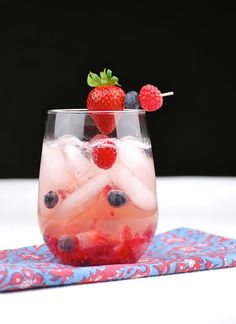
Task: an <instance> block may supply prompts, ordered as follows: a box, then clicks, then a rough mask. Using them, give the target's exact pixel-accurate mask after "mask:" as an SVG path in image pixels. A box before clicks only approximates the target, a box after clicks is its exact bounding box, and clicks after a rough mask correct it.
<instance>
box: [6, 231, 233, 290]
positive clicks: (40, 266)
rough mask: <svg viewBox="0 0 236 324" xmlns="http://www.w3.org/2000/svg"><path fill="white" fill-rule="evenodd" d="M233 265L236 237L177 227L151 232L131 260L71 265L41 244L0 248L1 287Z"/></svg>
mask: <svg viewBox="0 0 236 324" xmlns="http://www.w3.org/2000/svg"><path fill="white" fill-rule="evenodd" d="M235 266H236V240H234V239H229V238H225V237H222V236H218V235H214V234H209V233H206V232H203V231H199V230H197V229H191V228H178V229H174V230H171V231H168V232H165V233H162V234H158V235H156V236H155V237H154V239H153V241H152V243H151V245H150V247H149V249H148V250H147V251H146V253H145V254H144V255H143V256H142V257H141V258H140V260H139V261H138V262H137V263H135V264H114V265H103V266H91V267H89V266H86V267H73V266H68V265H63V264H60V263H58V261H57V260H56V258H55V257H54V256H53V255H52V254H51V253H50V252H49V250H48V249H47V247H46V245H45V244H42V245H33V246H29V247H23V248H19V249H11V250H2V251H0V291H1V292H3V291H15V290H22V289H30V288H39V287H41V288H42V287H51V286H63V285H70V284H83V283H92V282H103V281H111V280H121V279H134V278H140V277H153V276H160V275H166V274H174V273H184V272H192V271H199V270H210V269H218V268H227V267H235Z"/></svg>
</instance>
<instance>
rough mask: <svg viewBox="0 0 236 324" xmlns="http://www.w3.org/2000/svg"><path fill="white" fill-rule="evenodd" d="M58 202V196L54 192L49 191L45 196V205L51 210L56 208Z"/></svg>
mask: <svg viewBox="0 0 236 324" xmlns="http://www.w3.org/2000/svg"><path fill="white" fill-rule="evenodd" d="M58 200H59V197H58V194H57V193H56V192H54V191H49V192H48V193H47V194H46V195H45V196H44V204H45V206H46V207H47V208H49V209H51V208H53V207H55V206H56V204H57V203H58Z"/></svg>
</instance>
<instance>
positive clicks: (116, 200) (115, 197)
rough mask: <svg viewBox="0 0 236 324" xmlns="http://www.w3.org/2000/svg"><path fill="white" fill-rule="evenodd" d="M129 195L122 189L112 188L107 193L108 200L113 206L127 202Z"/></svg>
mask: <svg viewBox="0 0 236 324" xmlns="http://www.w3.org/2000/svg"><path fill="white" fill-rule="evenodd" d="M127 200H128V197H127V195H126V194H125V193H124V192H123V191H121V190H111V191H110V192H108V194H107V201H108V203H109V204H110V205H111V206H112V207H122V206H124V205H125V204H126V203H127Z"/></svg>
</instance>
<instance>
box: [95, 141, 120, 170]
mask: <svg viewBox="0 0 236 324" xmlns="http://www.w3.org/2000/svg"><path fill="white" fill-rule="evenodd" d="M116 156H117V148H116V145H115V143H113V142H111V141H109V140H108V141H104V142H103V143H101V144H99V145H97V146H95V147H93V148H92V159H93V162H94V163H95V164H96V165H97V166H98V167H99V168H101V169H105V170H107V169H110V168H111V167H112V166H113V164H114V163H115V161H116Z"/></svg>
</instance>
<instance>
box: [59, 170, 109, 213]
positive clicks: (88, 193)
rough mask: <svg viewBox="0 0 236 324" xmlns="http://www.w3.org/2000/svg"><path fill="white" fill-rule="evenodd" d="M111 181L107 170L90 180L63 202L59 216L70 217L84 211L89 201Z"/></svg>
mask: <svg viewBox="0 0 236 324" xmlns="http://www.w3.org/2000/svg"><path fill="white" fill-rule="evenodd" d="M110 182H111V178H110V175H109V174H108V172H106V171H101V172H100V174H98V175H96V176H95V177H93V178H91V179H90V180H88V181H87V182H86V183H85V184H84V185H83V186H81V187H79V188H78V189H77V190H75V191H74V192H73V193H72V194H71V195H68V196H67V197H66V199H65V200H64V201H63V202H62V203H61V207H60V210H59V211H58V216H62V217H66V216H67V215H68V217H70V216H71V215H72V214H76V213H78V212H82V211H83V210H84V207H86V206H88V204H89V202H93V201H94V199H95V198H96V196H97V195H98V194H99V192H100V191H101V189H102V188H103V187H105V186H106V185H107V184H109V183H110Z"/></svg>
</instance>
